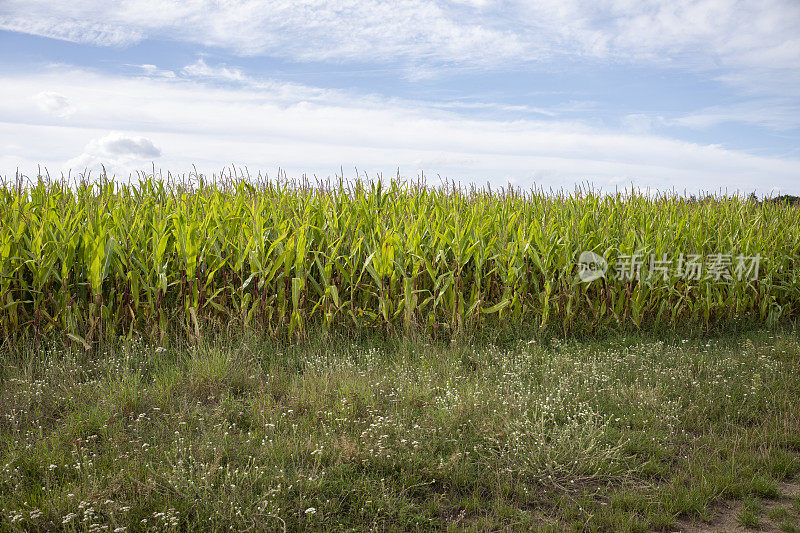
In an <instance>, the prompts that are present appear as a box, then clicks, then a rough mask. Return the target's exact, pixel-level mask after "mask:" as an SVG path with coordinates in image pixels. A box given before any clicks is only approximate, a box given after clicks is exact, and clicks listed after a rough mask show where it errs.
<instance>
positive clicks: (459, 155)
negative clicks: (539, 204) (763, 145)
mask: <svg viewBox="0 0 800 533" xmlns="http://www.w3.org/2000/svg"><path fill="white" fill-rule="evenodd" d="M5 81H6V83H4V84H3V85H2V86H0V138H14V139H15V143H16V144H17V145H19V146H21V147H23V149H21V150H17V151H15V152H14V154H13V155H6V156H5V157H4V158H2V159H1V160H0V164H2V165H3V168H2V169H0V172H5V173H8V172H11V173H13V170H14V168H15V167H16V166H17V165H19V166H22V167H23V168H27V169H29V170H30V169H31V168H33V169H34V170H35V165H36V164H37V163H43V164H46V165H48V166H49V167H50V168H60V167H61V166H62V165H65V164H66V166H67V167H71V168H73V169H75V170H78V171H79V170H83V167H85V166H90V165H92V166H95V168H96V166H97V165H99V164H100V163H103V162H105V163H109V164H110V165H116V166H118V167H119V168H123V169H124V170H126V171H125V172H119V174H122V175H127V171H129V170H130V169H135V168H140V169H141V168H149V167H150V161H152V160H154V159H156V158H157V164H158V165H159V166H161V167H163V168H166V169H170V170H173V171H179V170H188V169H189V168H190V167H191V165H192V164H193V163H194V164H197V165H198V167H199V168H200V170H203V171H207V172H210V171H215V170H218V169H219V167H220V165H223V164H230V163H236V164H246V165H248V166H249V167H250V168H252V169H256V168H258V169H270V168H275V167H277V166H281V167H283V168H284V169H286V170H287V171H289V172H291V173H293V174H294V175H298V174H300V173H302V172H307V173H309V174H312V173H314V174H316V175H318V176H321V177H325V176H329V175H333V174H334V173H335V172H337V171H338V170H339V168H340V167H342V166H343V167H344V168H346V169H347V168H353V167H354V166H357V167H358V168H360V169H362V170H368V171H370V173H374V172H377V171H382V172H385V173H390V174H393V173H394V171H395V169H396V168H397V167H398V166H399V167H400V169H401V172H402V173H404V174H405V175H412V176H413V175H414V174H415V173H416V172H417V171H418V170H419V169H423V170H425V171H426V173H427V174H428V175H429V176H435V175H436V174H440V175H442V176H448V177H450V178H456V179H460V180H462V181H465V182H470V181H471V182H475V183H479V184H480V183H485V182H486V181H487V180H491V181H492V182H493V183H505V182H506V181H507V180H511V181H513V182H514V183H516V184H518V185H521V186H530V185H532V184H533V181H534V179H535V181H536V182H537V183H539V184H542V185H547V186H550V185H552V186H556V187H559V186H566V187H571V186H572V184H573V183H575V182H581V181H584V180H590V181H592V182H594V183H596V184H597V185H598V186H609V185H611V184H612V183H611V180H613V179H615V178H618V177H619V176H625V177H626V179H627V177H629V176H630V177H631V181H635V182H636V183H637V184H638V185H641V186H651V187H659V188H662V189H669V188H672V187H675V188H677V189H683V188H687V189H689V190H696V188H697V187H698V186H699V184H702V186H703V187H705V188H708V189H715V188H726V187H727V188H729V189H730V190H734V189H737V188H740V189H742V190H746V191H750V190H753V189H754V188H760V189H762V190H768V189H769V188H771V187H779V188H781V189H783V190H785V191H787V192H794V193H797V192H800V191H798V183H797V173H798V170H800V160H798V159H789V158H777V157H762V156H755V155H750V154H747V153H744V152H740V151H735V150H728V149H725V148H724V147H721V146H703V145H698V144H693V143H688V142H682V141H678V140H674V139H670V138H665V137H660V136H656V135H652V134H650V135H641V134H629V133H620V132H615V131H609V130H605V129H599V128H594V127H590V126H587V125H584V124H581V123H575V122H561V121H556V120H552V119H548V120H533V119H526V120H511V121H504V120H490V119H486V120H479V119H475V118H468V117H465V116H463V115H460V114H458V113H454V112H452V111H447V110H442V109H439V108H436V107H434V106H431V105H426V104H424V103H421V102H407V101H400V100H389V101H377V100H371V99H367V100H364V99H362V98H356V97H350V98H348V97H347V96H346V95H344V94H342V93H331V95H330V96H328V93H325V92H319V93H316V94H317V97H316V99H315V100H308V99H305V98H304V96H305V95H306V94H314V93H315V91H314V90H313V88H307V90H305V91H300V92H299V96H298V97H297V98H296V99H295V100H294V101H292V100H291V99H290V97H289V95H290V94H291V92H292V90H287V89H286V88H285V87H282V86H280V84H277V83H274V84H273V85H274V87H273V88H271V89H267V88H261V87H259V88H252V87H248V86H247V85H244V86H235V87H231V86H214V85H212V86H209V85H206V84H204V83H201V82H199V81H196V80H186V79H179V78H178V79H166V78H161V77H154V78H144V77H139V78H122V77H114V76H109V75H101V74H97V73H92V72H87V71H80V70H65V69H56V70H51V71H47V72H44V73H33V74H12V75H8V76H7V79H6V80H5ZM56 84H57V85H58V86H59V90H60V91H62V93H63V94H64V95H66V96H67V97H68V98H69V99H70V101H72V102H74V105H75V108H76V109H77V111H76V112H75V113H74V114H73V116H72V117H71V120H70V127H68V128H67V127H64V126H63V123H62V121H58V120H56V119H55V118H52V119H50V120H49V121H48V120H44V121H42V119H41V113H40V111H39V110H38V109H37V108H36V107H35V106H33V105H31V106H30V107H28V108H26V107H25V106H24V105H20V102H23V103H24V102H25V101H26V99H27V98H28V96H27V95H29V94H31V93H35V91H36V90H37V88H39V87H47V86H55V85H56ZM292 87H295V86H292ZM114 131H116V132H119V133H116V134H113V135H111V134H110V132H114ZM156 146H158V147H160V148H163V154H164V155H161V156H160V153H161V152H160V149H159V148H156ZM76 154H80V155H78V156H76ZM159 156H160V157H159Z"/></svg>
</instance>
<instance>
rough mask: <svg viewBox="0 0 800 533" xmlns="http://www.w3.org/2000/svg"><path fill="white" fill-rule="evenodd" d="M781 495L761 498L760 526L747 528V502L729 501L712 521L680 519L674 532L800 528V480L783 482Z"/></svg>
mask: <svg viewBox="0 0 800 533" xmlns="http://www.w3.org/2000/svg"><path fill="white" fill-rule="evenodd" d="M779 488H780V491H781V497H780V498H778V499H776V500H765V499H758V500H756V502H757V507H758V508H759V510H758V512H755V513H754V515H755V516H756V518H757V521H758V526H757V527H756V526H752V527H746V526H744V525H742V523H741V516H742V511H743V510H744V509H745V503H744V502H742V501H738V500H732V501H725V502H722V503H720V504H719V505H718V506H717V508H716V509H715V513H714V515H715V517H714V520H713V521H712V522H711V523H703V522H699V523H695V522H690V521H688V520H678V522H677V524H676V526H677V527H676V528H675V529H674V530H673V531H682V532H684V533H721V532H725V533H738V532H752V531H767V532H773V531H800V515H799V513H798V512H799V511H800V509H798V506H797V505H795V503H794V501H795V498H797V497H798V496H800V483H798V482H788V483H781V484H780V486H779ZM792 528H793V529H792Z"/></svg>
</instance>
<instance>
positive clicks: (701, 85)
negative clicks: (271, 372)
mask: <svg viewBox="0 0 800 533" xmlns="http://www.w3.org/2000/svg"><path fill="white" fill-rule="evenodd" d="M0 75H2V83H1V84H0V176H6V177H13V176H15V175H16V173H17V172H18V171H19V172H20V173H22V174H25V175H27V176H36V174H37V173H38V172H40V169H41V171H42V172H43V171H44V170H43V169H45V168H46V169H47V172H48V173H49V174H51V175H55V176H58V175H60V174H62V173H70V174H71V175H75V174H76V173H80V172H86V171H91V172H92V173H93V175H97V173H98V171H99V169H100V168H101V165H102V166H103V167H105V168H106V169H107V170H108V172H109V173H113V174H114V175H115V176H117V178H118V179H129V178H130V176H131V175H132V174H134V173H135V172H136V171H148V172H149V171H151V170H152V169H153V168H155V169H161V170H162V171H163V172H166V171H170V172H172V173H178V174H180V173H186V172H189V171H194V170H197V171H200V172H202V173H205V174H207V175H211V174H213V173H219V172H220V171H221V170H222V169H225V168H230V167H231V166H235V167H238V168H239V169H243V171H244V169H246V171H247V172H249V173H250V174H251V175H256V174H257V173H258V172H261V173H262V175H266V176H269V177H275V176H276V175H277V171H278V169H283V171H284V172H285V173H286V175H287V176H288V177H300V176H302V175H306V176H308V177H317V178H321V179H325V178H328V177H334V176H337V175H341V174H344V176H345V177H348V178H352V177H355V176H356V175H357V173H358V175H359V176H361V177H364V176H366V177H369V178H374V177H376V176H379V175H383V176H394V175H395V174H396V173H398V172H399V173H400V175H401V176H403V177H407V178H416V177H418V176H420V175H421V173H424V175H425V177H426V180H427V181H428V183H431V184H436V183H438V182H440V181H444V180H455V181H458V182H461V183H464V184H469V183H474V184H477V185H484V184H486V183H491V184H492V185H506V184H511V185H513V186H517V187H522V188H530V187H544V188H554V189H560V188H565V189H572V188H574V187H575V186H576V184H578V185H579V184H589V185H591V186H592V187H595V188H599V189H603V190H614V189H616V188H625V187H630V186H636V187H641V188H651V189H653V190H663V191H677V192H683V191H687V192H690V193H696V192H700V191H711V192H716V191H728V192H736V191H739V192H742V193H750V192H757V193H758V194H760V195H774V194H800V1H798V0H758V1H734V0H670V1H658V0H596V1H593V2H585V1H579V0H542V1H518V0H502V1H492V0H447V1H434V0H398V1H391V2H388V1H376V0H327V1H323V0H296V1H287V0H271V1H262V0H216V1H209V0H183V1H164V0H158V1H156V0H131V1H119V2H106V1H92V0H72V1H70V2H52V1H51V0H47V1H41V0H24V1H23V0H1V1H0Z"/></svg>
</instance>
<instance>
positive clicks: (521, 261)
mask: <svg viewBox="0 0 800 533" xmlns="http://www.w3.org/2000/svg"><path fill="white" fill-rule="evenodd" d="M0 222H1V223H0V330H1V331H2V335H3V338H5V339H10V338H14V337H15V336H19V335H25V334H33V335H36V336H39V335H45V334H56V335H62V336H69V338H71V339H72V340H73V341H75V342H79V343H81V344H83V345H84V346H86V347H87V348H88V347H89V346H90V345H92V344H93V343H97V342H99V341H101V340H103V339H108V338H111V337H113V336H122V335H133V334H145V335H163V334H164V332H165V331H167V329H168V328H170V327H175V325H177V326H178V327H179V328H180V329H181V330H183V331H185V332H186V333H187V334H188V335H200V334H201V330H203V328H204V327H205V325H206V324H217V325H221V326H223V327H227V328H251V329H254V330H258V331H262V332H263V333H264V334H266V335H271V336H276V337H281V336H283V337H287V338H288V337H302V336H303V335H306V334H307V332H308V328H309V326H310V325H312V324H313V325H315V326H319V327H322V328H333V329H344V330H347V329H352V328H362V327H376V328H385V329H386V330H387V331H400V332H402V331H407V330H417V329H423V330H428V331H431V332H433V333H436V332H448V334H452V333H454V332H459V331H468V330H475V329H477V328H480V327H481V326H482V325H489V324H493V325H515V326H534V327H548V326H553V327H557V328H559V329H563V330H564V331H565V332H566V331H570V330H573V329H574V328H577V327H589V328H605V327H619V326H625V327H627V326H632V327H647V326H649V325H657V324H680V323H688V324H693V325H700V326H703V327H709V326H711V325H714V324H719V323H724V322H726V321H729V320H736V319H755V320H756V321H758V322H763V323H773V322H775V321H777V320H779V319H781V318H786V317H796V316H797V315H798V302H800V283H799V282H798V259H799V258H800V229H799V228H800V209H798V208H796V207H792V206H790V205H787V204H778V203H771V202H757V201H752V200H746V199H744V198H740V197H721V196H720V197H709V198H704V199H703V200H701V201H696V200H694V199H687V198H683V197H676V196H668V195H664V196H659V197H652V196H646V195H640V194H627V195H622V194H616V195H603V194H599V193H596V192H593V191H589V190H578V191H576V192H574V193H572V194H564V193H547V194H545V193H542V192H535V191H532V192H527V193H523V192H521V191H518V190H513V189H510V190H509V189H502V190H500V191H491V190H487V189H474V188H471V189H464V188H458V187H453V186H451V187H442V188H426V187H424V186H422V185H420V184H414V183H408V182H403V181H399V180H393V181H391V182H389V183H382V184H381V183H372V182H367V183H365V182H360V181H356V182H342V181H340V182H338V183H336V184H335V185H333V186H330V185H327V186H320V185H317V186H310V185H309V184H307V183H306V184H303V183H293V182H285V183H284V182H280V181H278V182H275V181H272V182H266V181H264V182H260V183H252V182H247V181H244V180H238V181H226V182H225V183H213V184H209V183H203V182H202V181H198V182H196V183H176V182H172V181H165V180H163V179H156V178H153V177H144V178H142V179H141V180H140V181H139V182H138V183H134V184H123V183H115V182H113V181H109V180H103V181H101V182H99V183H92V184H90V183H77V184H75V183H72V184H70V183H67V182H64V181H50V180H45V179H41V178H40V179H39V180H37V181H34V182H30V183H28V184H27V185H26V184H22V183H15V184H6V185H4V186H3V187H2V189H0ZM585 250H590V251H594V252H595V253H597V254H599V255H600V256H603V257H605V258H606V259H607V260H608V264H609V271H608V275H607V276H606V277H605V278H602V279H599V280H597V281H594V282H592V283H583V282H582V281H581V280H580V279H578V278H577V277H576V273H577V261H578V257H579V254H580V253H581V252H582V251H585ZM683 253H686V254H692V253H696V254H700V255H702V256H703V257H708V256H709V254H715V253H724V254H732V256H734V257H735V256H737V255H746V256H756V255H758V256H760V258H761V264H760V269H759V272H758V276H757V279H738V278H736V277H732V276H725V277H723V278H721V279H714V278H709V277H703V278H701V279H685V278H684V277H681V276H679V275H676V273H669V274H666V273H665V274H664V275H663V276H661V273H659V276H656V277H655V280H653V279H651V278H652V276H649V275H648V269H649V268H650V265H649V264H648V261H647V260H645V261H644V264H643V266H642V271H641V276H640V277H639V278H638V279H617V278H616V277H615V276H614V275H613V272H614V269H615V264H617V263H619V259H620V258H621V257H623V256H631V255H634V254H639V255H641V256H642V257H644V258H645V259H646V258H647V257H649V256H650V255H651V254H654V256H655V257H664V256H665V255H672V256H677V255H678V254H683Z"/></svg>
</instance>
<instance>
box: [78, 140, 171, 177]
mask: <svg viewBox="0 0 800 533" xmlns="http://www.w3.org/2000/svg"><path fill="white" fill-rule="evenodd" d="M159 157H161V150H160V149H159V148H157V147H156V146H155V144H153V141H151V140H150V139H147V138H145V137H137V136H131V135H128V134H125V133H119V132H115V133H109V134H108V135H104V136H103V137H99V138H95V139H92V140H91V141H89V143H88V144H87V145H86V146H85V147H84V149H83V153H81V154H80V155H78V156H76V157H74V158H72V159H70V160H68V161H67V162H66V163H64V165H63V168H64V169H65V170H75V171H77V172H83V171H86V170H93V171H99V170H101V169H102V168H103V167H105V169H106V170H107V171H109V172H111V173H115V174H117V175H119V176H127V175H129V174H131V173H132V172H134V171H135V170H136V168H139V167H141V166H142V165H146V164H147V163H149V162H151V161H153V160H154V159H157V158H159Z"/></svg>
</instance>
